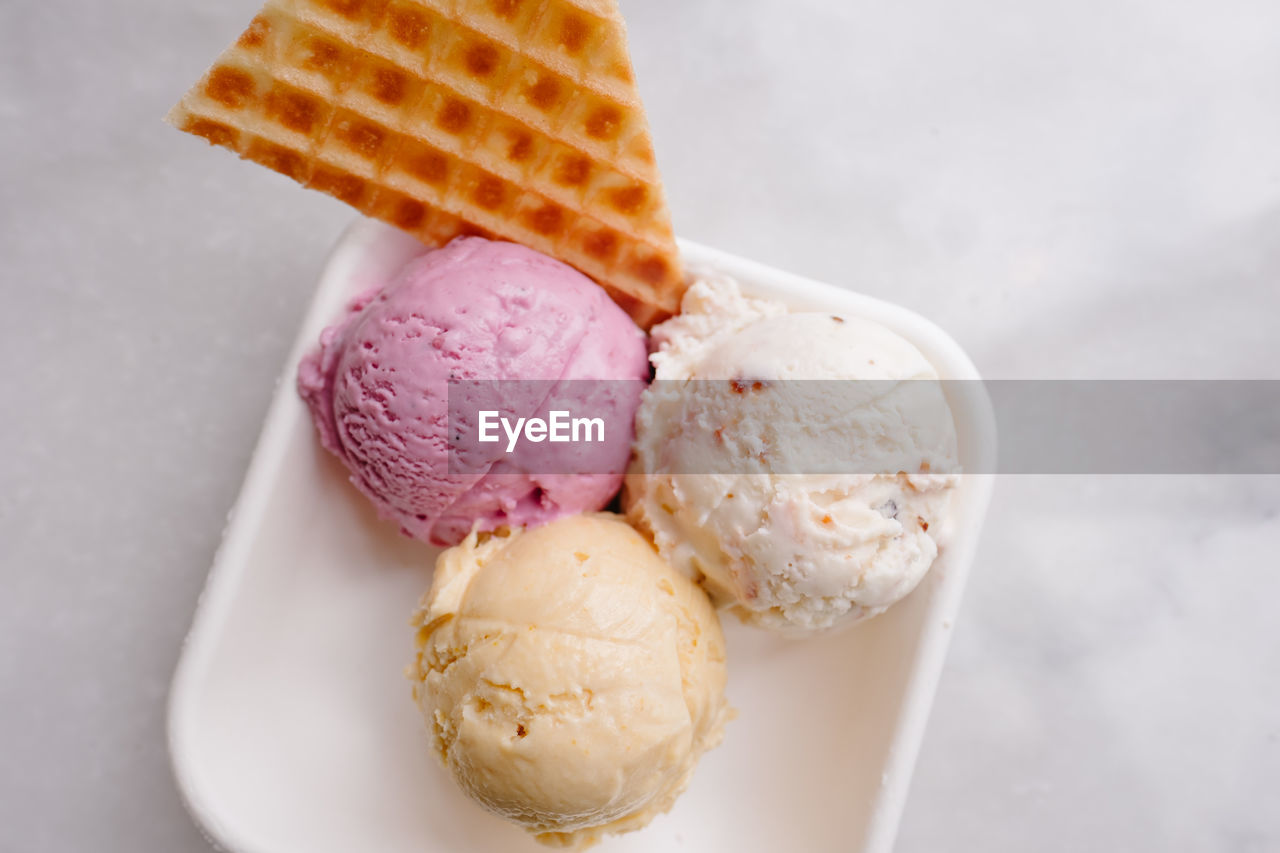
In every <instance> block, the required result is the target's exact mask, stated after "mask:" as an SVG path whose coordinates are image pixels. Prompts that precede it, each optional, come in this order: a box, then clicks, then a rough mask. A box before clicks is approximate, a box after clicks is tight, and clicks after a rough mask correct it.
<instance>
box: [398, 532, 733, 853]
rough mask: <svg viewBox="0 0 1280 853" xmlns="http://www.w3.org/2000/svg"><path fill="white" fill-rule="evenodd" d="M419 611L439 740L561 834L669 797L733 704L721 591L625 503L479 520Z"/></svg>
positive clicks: (530, 816)
mask: <svg viewBox="0 0 1280 853" xmlns="http://www.w3.org/2000/svg"><path fill="white" fill-rule="evenodd" d="M414 624H415V625H416V626H417V656H416V660H415V662H414V664H413V665H412V666H411V668H410V673H409V674H410V678H411V680H412V683H413V694H414V698H415V700H416V701H417V703H418V705H419V708H420V710H421V712H422V714H423V716H424V718H425V720H426V722H427V725H428V727H429V728H430V730H431V732H432V742H433V744H434V750H435V753H436V755H437V756H438V758H439V759H440V760H441V762H442V763H443V764H444V765H445V767H446V768H447V769H448V771H449V772H450V774H451V775H452V776H453V778H454V780H455V781H456V782H457V783H458V785H459V786H460V787H461V789H462V790H463V791H464V792H465V793H467V794H468V795H469V796H471V797H472V798H474V799H475V800H476V801H477V802H479V803H480V804H481V805H482V806H484V807H485V808H486V809H488V810H489V811H491V812H493V813H495V814H497V815H500V816H502V817H504V818H507V819H508V820H511V821H514V822H516V823H517V824H519V825H521V826H523V827H524V828H525V829H527V830H528V831H529V832H531V833H533V834H534V835H535V836H536V837H537V838H538V840H540V841H542V842H544V843H547V844H551V845H554V846H569V847H577V848H581V847H584V846H589V845H590V844H592V843H594V842H595V841H597V840H599V838H600V837H601V836H602V835H603V834H604V833H617V832H625V831H629V830H634V829H639V828H640V827H643V826H644V825H646V824H648V823H649V821H650V820H651V819H652V818H653V817H654V816H655V815H657V814H660V813H662V812H664V811H667V810H668V809H670V807H671V806H672V805H673V803H674V802H675V800H676V798H677V797H678V796H679V794H680V793H681V792H682V791H683V790H684V789H685V787H686V786H687V785H688V783H689V781H690V778H691V777H692V775H693V771H694V767H695V765H696V764H697V761H698V759H699V757H700V756H701V755H702V754H703V753H704V752H706V751H707V750H709V749H711V748H712V747H714V746H716V745H717V744H718V743H719V742H720V740H721V737H722V734H723V730H724V726H725V723H726V721H727V720H728V719H729V717H730V715H731V710H730V708H729V706H728V704H727V703H726V701H725V698H724V687H725V682H726V668H725V646H724V637H723V635H722V633H721V630H720V624H719V621H718V619H717V616H716V613H715V611H714V609H713V608H712V605H711V603H710V601H709V600H708V598H707V596H706V595H705V594H704V593H703V591H702V590H700V589H699V588H698V587H697V586H695V585H694V584H693V583H692V582H691V581H690V580H689V579H688V578H686V577H685V576H683V575H682V574H680V573H678V572H676V571H674V570H673V569H672V568H671V567H670V566H669V565H668V564H667V563H666V562H665V561H664V560H662V559H661V558H660V557H659V556H658V554H657V552H656V551H655V550H654V548H653V546H652V545H651V544H650V543H649V542H647V541H646V540H645V539H644V538H643V537H641V536H640V535H639V534H638V533H637V532H636V531H635V530H633V529H632V528H631V527H630V526H628V525H627V524H626V522H625V520H624V519H622V518H621V517H619V516H616V515H610V514H603V513H602V514H589V515H579V516H573V517H569V518H563V519H560V520H558V521H554V522H551V523H550V524H547V525H544V526H542V527H538V528H531V529H525V530H510V531H503V532H500V533H498V534H493V535H487V534H480V533H472V534H471V535H470V536H468V538H467V539H466V541H464V542H463V543H462V544H461V545H459V546H457V547H454V548H451V549H449V550H447V551H445V552H444V553H442V554H441V555H440V557H439V559H438V561H437V564H436V573H435V578H434V580H433V582H432V586H431V590H430V592H429V593H428V594H427V596H426V597H425V598H424V599H423V601H422V603H421V604H420V606H419V609H418V612H417V614H416V616H415V618H414Z"/></svg>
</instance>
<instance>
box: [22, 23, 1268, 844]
mask: <svg viewBox="0 0 1280 853" xmlns="http://www.w3.org/2000/svg"><path fill="white" fill-rule="evenodd" d="M623 10H624V12H625V14H626V15H627V17H628V21H629V24H630V29H631V39H632V49H633V54H634V59H635V62H636V66H637V70H638V74H639V77H640V85H641V89H642V94H643V95H644V96H645V99H646V102H647V104H648V106H649V110H650V116H651V121H652V124H653V129H654V135H655V138H656V143H657V148H658V156H659V160H660V165H661V166H662V168H663V171H664V174H665V176H666V181H667V187H668V193H669V196H670V201H671V205H672V208H673V211H674V216H675V220H676V225H677V229H678V230H679V231H680V232H681V233H682V234H684V235H686V236H688V237H691V238H693V239H696V240H699V241H702V242H705V243H709V244H711V245H715V246H719V247H722V248H725V249H728V250H731V251H736V252H739V253H741V254H745V255H747V256H750V257H753V258H756V259H758V260H761V261H764V262H767V263H770V264H773V265H776V266H780V267H784V268H788V269H792V270H795V271H797V272H800V273H803V274H806V275H810V276H813V277H816V278H820V279H825V280H829V281H832V282H836V283H839V284H842V285H846V286H849V287H852V288H856V289H859V290H862V291H865V292H868V293H871V294H873V295H876V296H880V297H883V298H887V299H891V300H894V301H897V302H900V303H903V304H905V305H907V306H908V307H911V308H913V309H915V310H917V311H919V312H921V313H923V314H925V315H926V316H928V317H930V318H932V319H934V320H935V321H937V322H938V323H940V324H941V325H942V326H943V327H945V328H946V329H948V330H949V331H950V332H952V334H954V335H955V337H956V338H957V339H958V340H959V341H960V342H961V344H962V345H964V346H965V347H966V348H967V349H968V350H969V351H970V352H971V353H972V355H973V356H974V358H975V360H976V361H977V363H978V366H979V367H980V368H981V369H982V370H983V371H984V372H985V373H986V374H987V375H989V376H992V377H1018V378H1049V377H1071V378H1106V377H1124V378H1147V377H1159V378H1218V377H1224V378H1225V377H1229V378H1264V377H1269V378H1277V377H1280V340H1278V339H1277V326H1280V4H1277V3H1275V2H1274V0H1256V1H1255V2H1247V0H1214V1H1213V2H1211V0H1164V2H1160V0H1147V2H1138V0H1128V2H1125V1H1124V0H1106V2H1103V0H1070V2H1068V0H1040V2H1027V0H970V2H964V3H959V2H949V0H902V2H894V3H885V2H868V0H850V2H834V0H832V1H831V2H818V0H773V2H765V0H648V2H644V0H625V2H623ZM254 11H255V3H254V2H253V0H230V2H222V3H208V2H195V0H115V2H110V3H101V2H88V0H81V2H73V0H16V2H15V0H9V2H6V3H4V4H3V5H2V6H0V261H2V263H0V286H2V287H3V302H2V303H0V447H3V448H4V450H3V452H2V455H0V572H2V583H3V585H2V586H0V755H3V761H0V827H3V829H2V830H0V850H4V851H8V850H15V851H45V853H62V851H68V853H70V852H71V851H75V853H80V851H90V850H93V851H105V853H117V851H118V853H125V852H126V851H127V853H135V851H153V850H154V851H173V853H185V851H205V850H207V849H208V847H207V845H206V844H205V843H204V842H203V841H202V840H201V839H200V836H199V834H198V833H197V832H196V830H195V829H194V827H193V826H192V824H191V823H190V821H189V820H188V818H187V817H186V816H185V814H184V812H183V811H182V808H181V805H180V803H179V801H178V797H177V794H176V792H175V790H174V787H173V784H172V782H171V779H170V775H169V770H168V766H167V758H166V753H165V747H164V728H163V724H164V700H165V694H166V690H167V687H168V680H169V677H170V675H171V672H172V669H173V666H174V664H175V662H176V660H177V656H178V652H179V647H180V643H181V640H182V636H183V634H184V632H185V629H186V626H187V625H188V623H189V621H190V618H191V615H192V612H193V610H194V607H195V603H196V598H197V596H198V594H199V590H200V587H201V584H202V582H203V577H204V573H205V571H206V569H207V567H208V565H209V563H210V560H211V558H212V555H213V551H214V548H215V547H216V544H217V541H218V536H219V533H220V530H221V527H222V524H223V519H224V515H225V513H226V511H227V509H228V508H229V507H230V506H231V503H232V501H233V500H234V497H235V494H236V491H237V489H238V486H239V482H240V478H241V475H242V474H243V471H244V468H245V465H246V464H247V461H248V456H249V453H250V451H251V449H252V446H253V443H254V439H255V437H256V434H257V430H258V427H259V424H260V422H261V420H262V417H263V415H264V411H265V406H266V403H267V401H268V399H269V397H270V395H271V393H272V391H273V388H274V384H275V381H276V379H277V374H278V372H279V368H280V365H281V363H282V362H283V359H284V356H285V351H286V348H287V346H288V344H289V343H290V341H291V339H292V337H293V334H294V330H295V328H296V326H297V324H298V322H299V321H300V318H301V313H302V311H303V308H304V306H305V305H306V304H307V302H308V300H309V298H310V293H311V289H312V286H313V284H314V280H315V276H316V274H317V273H318V271H319V269H320V267H321V265H322V263H323V260H324V255H325V251H326V249H327V247H328V246H329V244H330V243H331V242H332V241H333V240H334V239H335V238H336V236H337V235H338V233H339V231H340V229H341V228H342V227H343V225H344V224H345V223H346V222H347V221H349V220H350V218H351V216H352V214H351V213H350V212H349V211H348V210H347V209H346V208H344V207H343V206H342V205H341V204H339V203H338V202H336V201H333V200H331V199H328V198H325V197H323V196H320V195H318V194H314V193H308V192H303V191H301V190H298V189H296V188H295V187H293V186H292V185H291V184H289V183H288V182H287V181H286V180H284V179H283V178H280V177H279V176H276V175H273V174H271V173H269V172H267V171H266V170H263V169H260V168H257V167H250V166H248V165H242V164H239V163H237V162H236V161H235V159H234V158H232V157H231V156H229V155H227V154H225V153H223V152H220V151H213V150H210V149H208V148H207V147H205V146H204V145H203V144H202V143H200V142H199V141H197V140H194V139H192V138H188V137H185V136H183V135H181V134H178V133H177V132H176V131H173V130H171V129H169V128H167V127H166V126H164V125H162V124H161V123H160V118H161V116H162V115H163V114H164V112H165V111H166V109H167V108H168V107H169V105H170V104H171V103H172V102H173V101H175V100H176V99H177V98H178V97H179V96H180V95H181V93H182V91H183V90H184V89H185V88H186V86H187V85H188V84H189V83H191V82H193V81H194V80H195V79H196V78H197V77H198V75H199V74H200V72H201V71H202V70H203V69H204V67H205V66H206V65H207V64H208V62H209V61H210V60H212V58H213V57H214V55H215V54H216V53H217V52H218V51H219V50H220V49H221V48H222V47H223V46H224V45H225V44H226V43H228V42H229V41H231V40H232V39H233V38H234V37H235V35H236V34H237V33H238V32H239V30H240V29H241V28H242V27H243V25H244V24H245V23H247V21H248V20H249V18H250V17H251V16H252V14H253V13H254ZM1278 552H1280V478H1275V477H1253V478H1246V477H1237V478H1226V477H1218V478H1212V477H1151V478H1137V477H1074V478H1064V477H1020V478H1012V477H1010V478H1004V479H1002V480H1001V481H1000V482H999V484H998V486H997V494H996V499H995V504H994V506H993V512H992V515H991V518H990V521H989V524H988V528H987V532H986V535H985V539H984V543H983V546H982V548H981V550H980V552H979V559H978V563H977V565H976V566H975V570H974V574H973V580H972V585H971V587H970V593H969V596H968V601H967V604H966V609H965V612H964V614H963V618H962V621H961V623H960V624H959V626H958V628H957V631H956V636H955V642H954V645H953V649H952V655H951V660H950V663H949V666H948V669H947V671H946V673H945V675H944V677H943V681H942V686H941V689H940V693H939V696H938V701H937V704H936V706H935V709H934V714H933V719H932V723H931V727H930V730H929V734H928V737H927V740H926V742H925V745H924V749H923V753H922V756H921V761H920V765H919V769H918V773H917V776H916V781H915V785H914V789H913V795H912V798H911V800H910V802H909V804H908V807H907V811H906V816H905V818H904V822H903V826H902V833H901V839H900V844H899V849H900V850H901V851H904V853H917V852H920V853H923V851H944V850H945V851H984V853H985V851H1018V853H1021V851H1026V850H1039V851H1056V850H1064V851H1065V850H1071V851H1074V850H1108V851H1112V850H1114V851H1121V850H1133V851H1147V850H1160V851H1182V850H1205V851H1269V850H1275V849H1278V848H1280V809H1277V808H1276V796H1277V794H1280V618H1278V617H1277V609H1278V608H1280V573H1277V571H1276V569H1277V566H1278V564H1280V559H1278V558H1277V553H1278ZM760 770H761V772H762V773H764V772H768V768H764V767H762V768H760ZM777 819H779V820H784V819H785V816H783V815H779V816H777Z"/></svg>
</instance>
